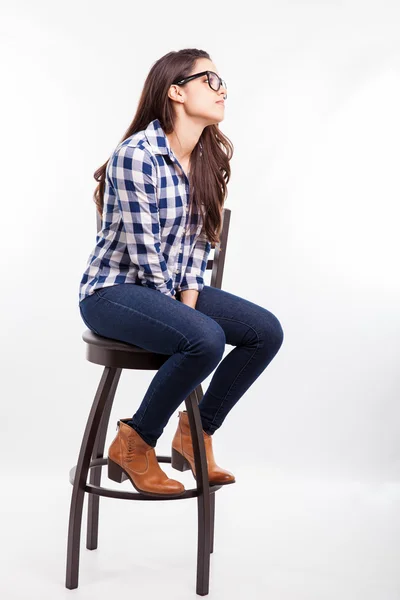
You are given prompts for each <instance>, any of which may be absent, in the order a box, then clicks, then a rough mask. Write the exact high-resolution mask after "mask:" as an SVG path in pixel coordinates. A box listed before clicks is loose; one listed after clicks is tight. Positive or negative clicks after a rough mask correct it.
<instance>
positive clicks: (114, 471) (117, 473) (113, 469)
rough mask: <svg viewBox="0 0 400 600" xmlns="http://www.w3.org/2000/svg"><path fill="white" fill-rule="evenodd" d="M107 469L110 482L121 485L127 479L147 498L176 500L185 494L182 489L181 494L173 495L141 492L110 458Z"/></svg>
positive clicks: (123, 470) (121, 468)
mask: <svg viewBox="0 0 400 600" xmlns="http://www.w3.org/2000/svg"><path fill="white" fill-rule="evenodd" d="M107 468H108V478H109V479H111V480H112V481H116V482H117V483H122V482H123V481H125V480H126V479H129V481H130V482H131V484H132V485H133V487H134V488H135V490H137V491H138V492H140V493H141V494H146V495H147V496H153V497H154V496H156V497H157V498H160V497H161V498H176V497H179V496H182V494H184V493H185V492H186V490H185V489H184V490H183V491H182V492H175V493H170V492H169V493H166V494H163V493H157V492H148V491H146V490H141V489H140V488H139V487H138V486H137V485H136V484H135V482H134V481H133V479H132V478H131V477H130V476H129V474H128V473H127V472H126V471H125V469H124V468H123V467H121V465H118V464H117V463H115V462H114V461H113V460H111V458H109V457H107Z"/></svg>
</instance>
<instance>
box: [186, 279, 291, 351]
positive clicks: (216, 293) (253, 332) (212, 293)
mask: <svg viewBox="0 0 400 600" xmlns="http://www.w3.org/2000/svg"><path fill="white" fill-rule="evenodd" d="M196 311H197V312H200V313H203V314H204V315H206V316H207V317H209V318H211V319H212V320H213V321H215V322H216V323H218V324H219V325H220V326H221V327H222V329H223V330H224V333H225V338H226V343H227V344H230V345H231V346H242V345H247V344H257V346H261V345H262V346H268V347H269V349H270V350H271V349H272V350H274V351H276V349H277V348H279V347H280V346H281V344H282V342H283V336H284V334H283V329H282V325H281V323H280V321H279V320H278V318H277V317H276V316H275V315H274V314H273V313H272V312H270V311H269V310H267V309H266V308H264V307H262V306H259V305H258V304H255V303H254V302H251V301H250V300H246V299H245V298H241V297H240V296H236V295H235V294H231V293H230V292H226V291H225V290H221V289H219V288H215V287H211V286H208V285H205V286H204V287H203V289H202V291H201V292H200V294H199V297H198V299H197V304H196Z"/></svg>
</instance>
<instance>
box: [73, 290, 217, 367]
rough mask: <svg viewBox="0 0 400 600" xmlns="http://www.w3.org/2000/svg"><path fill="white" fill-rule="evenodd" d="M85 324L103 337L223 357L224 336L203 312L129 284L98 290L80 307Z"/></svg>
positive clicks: (167, 350)
mask: <svg viewBox="0 0 400 600" xmlns="http://www.w3.org/2000/svg"><path fill="white" fill-rule="evenodd" d="M79 308H80V313H81V316H82V319H83V321H84V323H85V324H86V325H87V327H89V329H91V330H92V331H94V333H96V334H98V335H101V336H103V337H107V338H111V339H115V340H119V341H122V342H126V343H128V344H133V345H135V346H139V347H140V348H144V349H146V350H149V351H150V352H157V353H160V354H169V355H172V354H175V353H176V352H182V351H187V350H188V349H189V348H190V350H191V352H194V353H195V352H199V353H204V352H207V353H210V354H215V355H216V356H218V355H220V356H222V354H223V351H224V348H225V334H224V331H223V329H222V328H221V327H220V325H219V324H218V323H217V322H216V321H214V320H213V319H212V318H210V317H208V316H207V315H206V314H204V313H202V312H199V311H196V310H193V309H192V308H190V307H189V306H186V305H185V304H182V303H181V302H179V301H178V300H174V299H173V298H171V297H168V296H166V295H165V294H161V293H160V292H158V291H156V290H153V289H151V288H147V287H145V286H140V285H137V284H133V283H121V284H118V285H113V286H108V287H104V288H100V289H98V290H96V291H95V292H94V294H92V295H91V296H89V297H87V298H85V299H84V300H82V301H81V302H80V305H79Z"/></svg>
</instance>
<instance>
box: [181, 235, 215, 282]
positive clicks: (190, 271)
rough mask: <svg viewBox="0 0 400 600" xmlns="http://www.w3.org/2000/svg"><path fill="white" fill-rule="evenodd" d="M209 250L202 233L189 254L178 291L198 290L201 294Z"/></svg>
mask: <svg viewBox="0 0 400 600" xmlns="http://www.w3.org/2000/svg"><path fill="white" fill-rule="evenodd" d="M210 250H211V242H209V241H208V240H207V238H206V235H205V232H202V233H201V234H200V235H199V237H198V238H197V240H196V243H195V245H194V246H193V249H192V251H191V253H190V256H189V259H188V263H187V267H186V270H185V273H184V275H183V277H182V281H181V282H180V284H179V286H178V288H177V289H178V291H180V292H181V291H183V290H198V291H199V292H201V290H202V289H203V287H204V273H205V270H206V267H207V260H208V255H209V253H210Z"/></svg>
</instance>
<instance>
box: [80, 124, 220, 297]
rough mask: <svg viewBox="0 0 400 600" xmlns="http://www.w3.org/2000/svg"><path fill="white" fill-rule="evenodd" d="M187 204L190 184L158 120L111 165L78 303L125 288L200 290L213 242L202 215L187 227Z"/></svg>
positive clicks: (195, 216) (122, 146)
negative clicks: (111, 289)
mask: <svg viewBox="0 0 400 600" xmlns="http://www.w3.org/2000/svg"><path fill="white" fill-rule="evenodd" d="M188 201H189V180H188V178H187V176H186V174H185V173H184V172H183V169H182V170H181V168H180V164H179V161H178V159H177V158H176V156H175V154H174V152H173V150H172V149H171V147H170V145H169V142H168V138H167V137H166V135H165V133H164V131H163V129H162V128H161V124H160V121H159V120H158V119H154V120H153V121H151V122H150V123H149V125H148V126H147V128H146V129H144V130H142V131H138V132H136V133H134V134H133V135H131V136H130V137H129V138H127V139H126V140H124V141H123V142H121V143H120V144H119V145H118V146H117V148H116V149H115V151H114V152H113V154H112V156H111V157H110V160H109V161H108V164H107V170H106V180H105V188H104V208H103V215H102V228H101V230H100V231H99V232H98V234H97V237H96V245H95V247H94V249H93V251H92V252H91V254H90V256H89V259H88V261H87V266H86V270H85V272H84V274H83V276H82V279H81V282H80V287H79V302H80V301H81V300H83V299H84V298H86V297H87V296H89V295H90V294H92V293H93V292H94V291H95V290H96V289H98V288H101V287H107V286H110V285H116V284H119V283H138V284H139V285H143V286H146V287H149V288H152V289H154V290H158V291H159V292H161V293H162V294H167V295H171V296H174V295H175V294H176V292H177V291H181V290H188V289H194V290H198V291H201V290H202V289H203V286H204V279H203V276H204V272H205V269H206V265H207V259H208V254H209V252H210V250H211V243H210V242H209V241H208V240H207V238H206V237H205V234H204V232H201V229H202V225H203V222H202V218H201V215H199V214H198V213H197V212H196V211H193V214H192V216H191V219H190V223H189V206H188ZM190 225H192V231H191V232H190V231H189V230H188V228H189V227H190Z"/></svg>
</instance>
